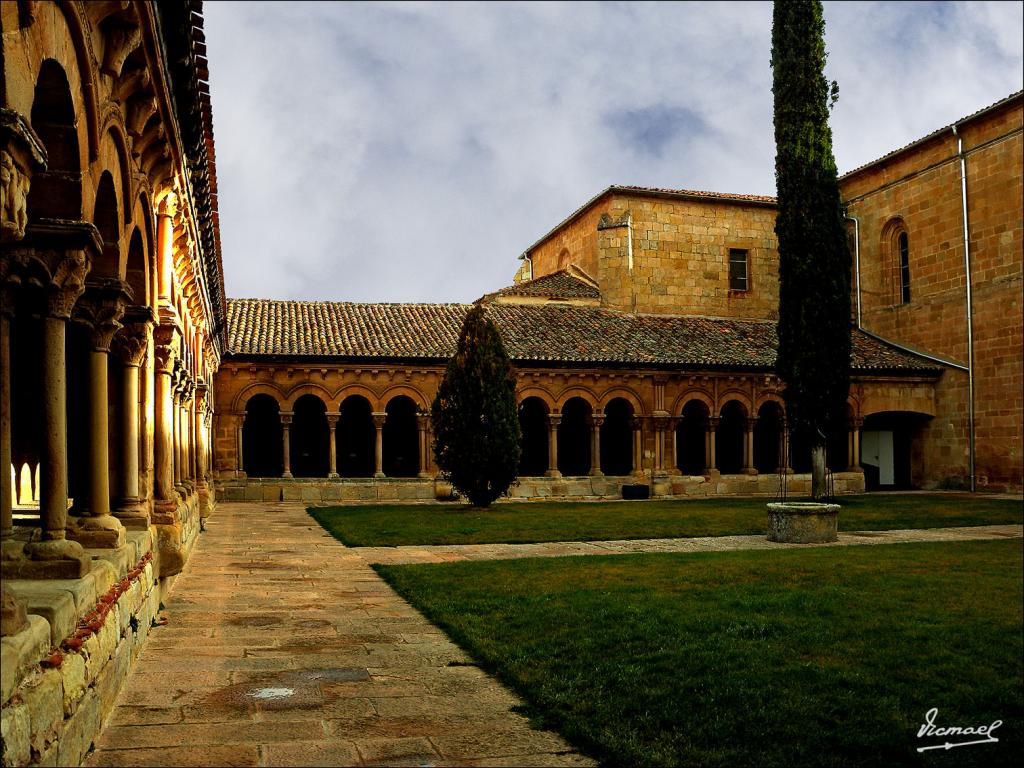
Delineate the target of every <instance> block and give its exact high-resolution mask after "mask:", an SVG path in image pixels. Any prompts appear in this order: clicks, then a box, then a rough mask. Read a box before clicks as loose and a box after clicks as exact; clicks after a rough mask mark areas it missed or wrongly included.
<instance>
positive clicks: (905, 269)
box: [896, 230, 910, 304]
mask: <svg viewBox="0 0 1024 768" xmlns="http://www.w3.org/2000/svg"><path fill="white" fill-rule="evenodd" d="M896 247H897V248H898V250H899V254H900V299H901V303H903V304H909V303H910V238H908V237H907V231H906V230H903V231H902V232H900V233H899V235H898V236H897V238H896Z"/></svg>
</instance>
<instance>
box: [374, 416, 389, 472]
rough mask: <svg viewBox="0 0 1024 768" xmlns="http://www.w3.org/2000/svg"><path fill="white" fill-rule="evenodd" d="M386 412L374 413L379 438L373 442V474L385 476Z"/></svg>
mask: <svg viewBox="0 0 1024 768" xmlns="http://www.w3.org/2000/svg"><path fill="white" fill-rule="evenodd" d="M387 417H388V415H387V414H386V413H374V414H373V426H374V427H376V429H377V439H376V441H375V442H374V444H373V476H374V477H384V421H385V420H386V419H387Z"/></svg>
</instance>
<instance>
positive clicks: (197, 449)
mask: <svg viewBox="0 0 1024 768" xmlns="http://www.w3.org/2000/svg"><path fill="white" fill-rule="evenodd" d="M209 392H210V389H209V387H208V386H207V385H206V382H204V381H198V382H196V391H195V395H194V397H193V399H192V435H193V437H192V445H193V449H194V456H193V462H194V464H195V478H196V485H198V486H200V487H206V445H207V443H206V429H205V426H204V423H203V422H204V421H205V415H206V398H207V397H208V396H209Z"/></svg>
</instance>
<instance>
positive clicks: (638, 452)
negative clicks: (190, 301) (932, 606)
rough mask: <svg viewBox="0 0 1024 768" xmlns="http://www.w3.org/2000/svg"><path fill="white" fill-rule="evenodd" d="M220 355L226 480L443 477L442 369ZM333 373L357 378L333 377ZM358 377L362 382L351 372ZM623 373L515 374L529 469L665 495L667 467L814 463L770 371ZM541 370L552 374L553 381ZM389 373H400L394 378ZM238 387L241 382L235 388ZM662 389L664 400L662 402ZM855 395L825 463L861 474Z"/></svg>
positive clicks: (720, 469)
mask: <svg viewBox="0 0 1024 768" xmlns="http://www.w3.org/2000/svg"><path fill="white" fill-rule="evenodd" d="M225 366H226V369H222V373H221V374H219V378H220V381H221V384H220V386H219V388H218V392H219V393H220V394H221V396H222V397H223V398H225V399H222V401H221V404H222V405H223V406H224V408H223V409H222V410H221V409H218V411H217V414H218V415H217V417H216V418H217V424H218V426H217V430H216V432H217V441H218V450H217V457H218V458H217V460H218V464H217V475H218V477H219V478H221V479H222V480H223V481H224V483H223V484H224V485H226V487H227V488H230V487H232V486H235V487H237V484H235V483H233V482H232V479H236V480H237V479H243V478H245V479H248V480H250V481H252V480H257V479H260V481H261V482H263V483H267V482H268V481H269V480H271V479H277V480H283V481H285V482H287V481H290V480H309V479H321V480H324V481H328V482H329V481H345V480H365V481H371V482H372V481H378V482H380V481H387V480H391V479H405V478H420V479H433V478H435V477H436V476H437V474H438V470H437V467H436V466H435V464H434V461H433V455H432V453H433V452H432V449H431V444H432V435H431V430H430V419H429V415H428V412H429V404H430V402H431V401H432V398H433V393H434V391H436V382H437V381H438V380H439V377H440V375H441V373H442V371H441V370H440V369H437V370H432V371H429V372H428V371H423V370H421V371H418V372H413V371H402V369H400V368H393V369H390V370H388V371H386V372H385V371H381V370H375V371H373V373H372V374H371V373H370V372H368V371H367V372H364V371H362V370H361V369H359V370H348V371H346V370H343V369H337V370H329V369H328V370H325V369H302V368H292V367H289V366H285V365H284V364H281V365H279V366H263V365H261V366H248V365H246V363H244V362H242V361H235V360H233V359H232V358H228V359H227V360H226V361H225ZM236 366H237V367H236ZM228 370H231V371H232V372H231V373H230V374H229V375H225V373H226V371H228ZM285 370H286V371H288V372H289V373H288V374H287V375H282V371H285ZM306 376H308V377H309V378H308V379H306V380H304V381H303V379H304V378H305V377H306ZM336 377H338V378H344V379H346V380H349V383H347V384H343V385H342V386H340V387H336V388H334V389H332V386H334V380H335V378H336ZM357 377H362V378H364V379H366V380H365V381H364V382H362V383H356V382H354V381H352V379H355V378H357ZM296 378H298V379H299V382H298V383H296V381H295V380H296ZM616 378H618V379H627V380H628V381H629V386H622V385H621V384H619V383H615V384H613V383H612V382H609V381H607V380H606V379H605V377H604V376H602V375H601V374H572V373H566V372H564V371H562V372H558V373H545V374H541V375H538V374H536V373H533V372H531V371H526V370H524V371H522V372H521V373H520V380H521V384H520V387H519V390H518V394H517V398H518V407H519V422H520V429H521V435H522V442H521V445H522V455H521V458H520V470H519V475H520V478H521V480H524V479H527V478H529V479H545V478H546V479H548V480H549V481H552V482H553V481H558V480H559V479H568V478H607V479H608V480H609V481H614V482H612V483H611V484H610V485H606V486H605V487H606V489H607V490H606V494H607V495H617V494H618V493H620V487H619V486H620V485H621V484H623V483H632V482H637V481H644V482H647V481H649V480H650V479H651V478H655V479H657V478H661V479H662V480H663V481H664V482H663V483H662V484H661V487H662V488H663V489H664V492H666V493H668V492H670V491H668V490H667V488H666V486H665V482H670V480H671V478H672V477H677V478H681V477H685V476H704V477H705V478H715V479H716V480H717V479H720V478H722V477H726V476H736V477H743V476H746V477H751V476H758V475H760V476H764V475H771V476H773V479H772V482H774V483H776V484H777V482H778V477H777V476H778V475H779V474H780V473H783V474H787V475H790V476H794V475H799V474H801V473H806V472H809V471H810V455H809V454H810V451H809V447H807V446H801V445H799V444H796V445H791V444H790V441H789V440H788V437H787V430H786V422H785V413H784V406H783V403H782V400H781V397H780V396H779V394H778V391H777V389H776V388H775V386H774V380H773V379H774V377H771V376H769V377H767V378H768V380H769V382H770V386H769V387H764V386H763V382H764V381H765V379H766V377H765V376H764V375H763V374H761V375H759V376H750V375H745V376H736V375H731V376H725V375H722V376H713V377H709V376H698V377H690V376H685V375H681V376H680V375H676V376H673V375H661V374H650V373H641V372H637V373H635V374H623V375H621V376H616ZM239 379H241V381H239ZM313 379H315V380H316V382H315V383H314V381H312V380H313ZM534 379H541V380H543V379H549V380H550V383H551V385H552V386H538V385H537V384H536V383H534V381H533V380H534ZM691 379H693V381H692V382H691V381H690V380H691ZM375 380H376V383H375ZM395 380H401V381H404V382H406V383H405V384H403V385H401V386H397V387H396V386H394V384H393V382H394V381H395ZM759 380H760V381H761V382H762V385H760V386H759V385H758V381H759ZM583 381H586V386H580V383H581V382H583ZM235 382H238V383H235ZM286 382H287V383H286ZM569 382H573V383H571V384H570V383H569ZM577 382H580V383H577ZM727 383H728V387H729V388H728V389H727V388H726V386H725V385H726V384H727ZM695 384H696V386H695ZM560 385H561V386H560ZM602 385H604V386H602ZM233 386H235V387H238V389H237V392H236V393H235V394H234V395H233V396H231V395H230V390H231V389H232V387H233ZM228 397H230V398H231V399H230V401H226V398H228ZM659 401H660V403H665V402H669V403H670V405H669V407H668V408H662V409H656V408H655V407H654V405H655V404H656V403H658V402H659ZM855 407H856V401H855V400H851V405H850V422H849V428H848V430H847V432H846V433H844V434H842V435H840V436H838V439H833V440H832V441H830V445H829V453H828V455H829V466H830V468H831V470H832V471H833V472H835V473H850V474H851V481H852V484H853V486H855V485H856V483H857V482H858V480H857V478H859V477H860V473H861V469H860V467H859V466H858V460H857V457H858V455H859V434H860V433H859V428H860V424H861V420H860V419H858V418H855V417H854V414H855V413H856V411H855ZM645 478H646V479H647V480H644V479H645ZM274 487H275V488H277V487H278V486H276V485H275V486H274ZM285 487H286V486H285ZM584 495H589V494H586V493H585V494H584ZM597 495H605V494H597Z"/></svg>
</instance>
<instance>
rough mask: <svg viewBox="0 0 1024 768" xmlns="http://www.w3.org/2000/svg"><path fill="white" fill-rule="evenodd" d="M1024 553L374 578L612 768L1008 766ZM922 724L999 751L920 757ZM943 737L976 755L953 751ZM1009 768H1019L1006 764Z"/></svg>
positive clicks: (789, 558) (894, 554) (540, 721)
mask: <svg viewBox="0 0 1024 768" xmlns="http://www.w3.org/2000/svg"><path fill="white" fill-rule="evenodd" d="M1021 552H1022V549H1021V543H1020V541H996V542H963V543H941V544H931V543H929V544H900V545H879V546H875V547H841V548H831V549H807V550H799V551H794V550H784V551H774V552H765V551H757V552H718V553H704V554H643V555H620V556H611V557H585V558H573V557H566V558H537V559H529V560H514V561H490V562H472V563H468V562H462V563H451V564H444V565H412V566H376V567H375V569H376V570H377V571H378V572H379V573H380V574H382V575H383V576H384V578H385V579H387V581H388V582H389V583H391V584H392V585H393V586H394V587H395V588H396V589H397V590H398V592H399V593H400V594H401V595H402V596H403V597H404V598H406V599H407V600H409V601H410V602H411V603H412V604H413V605H415V606H416V607H417V608H418V609H419V610H421V611H422V612H423V613H424V614H425V615H426V616H427V617H428V618H429V619H430V620H431V621H433V622H434V623H435V624H437V625H438V626H440V627H441V628H442V629H444V631H446V632H447V633H448V634H449V636H450V637H451V638H452V639H453V640H454V641H455V642H457V643H458V644H459V645H460V646H462V647H463V648H464V649H465V650H466V651H467V652H468V653H469V654H470V655H471V656H472V657H473V658H474V659H476V660H477V662H478V663H479V664H480V665H481V667H483V668H484V669H486V670H487V671H488V672H491V673H493V674H496V675H497V676H498V677H499V678H500V679H501V680H502V681H504V682H505V683H507V684H508V685H509V686H511V687H512V688H513V689H514V690H515V691H517V692H518V693H519V694H520V695H521V696H522V697H523V698H524V700H525V701H526V702H528V704H527V707H526V708H525V713H526V714H528V715H530V716H531V718H532V719H533V720H534V722H535V723H536V724H537V725H538V726H539V727H546V728H552V729H554V730H557V731H559V732H560V733H561V734H562V735H563V736H565V737H566V738H567V739H568V740H570V741H571V742H573V743H574V744H576V745H577V746H578V747H579V748H581V749H582V750H583V751H585V752H587V753H589V754H591V755H593V756H594V757H597V758H599V759H600V760H601V761H602V762H603V763H604V764H607V765H706V766H737V765H740V766H745V765H765V766H790V765H798V766H803V765H810V766H816V765H836V766H840V765H841V766H863V765H941V766H947V765H948V766H963V765H984V766H986V767H987V768H990V767H991V766H995V765H1008V764H1010V762H1011V758H1012V757H1014V756H1016V755H1018V754H1019V753H1020V751H1021V748H1022V746H1024V693H1022V686H1024V669H1022V653H1024V647H1022V636H1021V611H1022V583H1021V571H1022V557H1021ZM933 707H937V708H938V717H937V718H936V720H935V723H936V725H940V726H943V725H945V726H950V725H959V726H961V727H968V726H979V725H983V724H985V725H987V724H989V723H991V722H993V721H995V720H1002V721H1003V725H1002V726H1001V727H999V728H998V729H997V730H996V731H994V733H993V735H994V736H996V737H997V738H998V739H999V743H998V744H985V745H981V746H971V747H961V748H956V749H953V750H950V751H943V750H936V751H930V752H926V753H923V754H922V753H918V752H917V751H916V750H917V748H918V747H921V746H927V745H930V744H935V743H944V741H945V740H944V739H943V738H938V737H934V738H931V739H926V738H921V739H919V738H918V737H917V733H918V729H919V728H920V726H921V725H922V724H923V722H924V718H925V713H926V712H927V711H928V710H929V709H931V708H933ZM950 738H951V739H952V740H964V741H966V740H970V739H973V738H976V737H961V738H960V739H956V738H954V737H950ZM1014 764H1016V762H1014Z"/></svg>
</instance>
